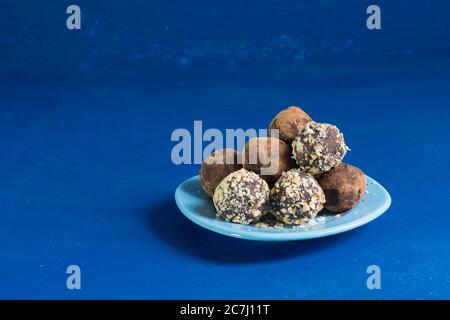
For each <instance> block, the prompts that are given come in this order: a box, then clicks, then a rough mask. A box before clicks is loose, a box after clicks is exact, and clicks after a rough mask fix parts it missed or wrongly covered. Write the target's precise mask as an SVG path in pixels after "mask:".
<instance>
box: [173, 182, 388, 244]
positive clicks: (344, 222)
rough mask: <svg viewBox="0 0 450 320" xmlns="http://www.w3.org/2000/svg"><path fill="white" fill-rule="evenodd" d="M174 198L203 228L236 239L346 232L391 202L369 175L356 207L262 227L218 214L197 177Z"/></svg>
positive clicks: (285, 238)
mask: <svg viewBox="0 0 450 320" xmlns="http://www.w3.org/2000/svg"><path fill="white" fill-rule="evenodd" d="M175 200H176V203H177V205H178V208H180V210H181V212H182V213H183V214H184V215H185V216H186V217H187V218H188V219H189V220H191V221H192V222H194V223H196V224H198V225H199V226H201V227H203V228H206V229H209V230H211V231H214V232H217V233H221V234H224V235H226V236H230V237H234V238H240V239H248V240H262V241H289V240H305V239H312V238H319V237H325V236H329V235H333V234H337V233H341V232H345V231H348V230H351V229H354V228H357V227H359V226H362V225H364V224H366V223H369V222H370V221H372V220H374V219H376V218H378V217H379V216H380V215H382V214H383V213H384V212H386V210H387V209H388V208H389V206H390V205H391V197H390V195H389V193H388V192H387V191H386V189H385V188H383V186H382V185H380V184H379V183H378V182H376V181H375V180H373V179H372V178H370V177H367V192H366V194H365V195H364V197H363V199H362V200H361V201H360V203H359V204H358V205H357V206H356V207H354V208H353V209H351V210H349V211H347V212H345V213H342V214H338V215H331V214H325V215H319V216H318V217H316V218H315V219H314V220H313V221H311V222H310V223H309V224H308V225H305V226H301V227H296V228H292V227H290V226H285V227H284V228H281V229H277V228H261V227H256V226H252V225H242V224H237V223H233V222H228V221H225V220H224V219H222V218H219V217H217V216H216V211H215V209H214V205H213V203H212V200H211V199H210V198H209V197H208V196H207V195H206V193H205V192H204V191H203V189H202V187H201V185H200V180H199V177H198V176H195V177H192V178H190V179H188V180H186V181H184V182H183V183H182V184H180V185H179V186H178V188H177V190H176V192H175Z"/></svg>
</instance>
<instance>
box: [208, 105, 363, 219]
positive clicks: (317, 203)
mask: <svg viewBox="0 0 450 320" xmlns="http://www.w3.org/2000/svg"><path fill="white" fill-rule="evenodd" d="M269 133H270V136H269V137H263V138H254V139H251V140H250V141H248V142H247V144H246V145H245V147H244V150H243V151H242V153H239V152H237V151H235V150H232V149H223V150H218V151H216V152H214V153H213V154H212V155H211V156H210V157H209V158H208V159H206V160H205V161H204V162H203V164H202V166H201V169H200V182H201V184H202V187H203V189H204V190H205V192H206V193H207V194H208V195H209V196H210V197H211V198H212V199H213V202H214V206H215V208H216V211H217V215H218V216H220V217H222V218H224V219H225V220H228V221H232V222H236V223H242V224H256V223H258V222H261V221H270V222H271V223H273V222H274V221H276V222H279V223H283V224H287V225H294V226H295V225H301V224H303V223H305V222H306V221H309V220H310V219H313V218H314V217H316V215H317V214H318V213H320V212H321V211H323V209H326V210H327V211H328V212H332V213H342V212H345V211H347V210H349V209H351V208H353V207H354V206H355V205H356V204H357V203H358V202H359V201H360V200H361V198H362V197H363V195H364V193H365V191H366V176H365V174H364V173H363V172H362V171H361V170H359V169H358V168H356V167H354V166H351V165H348V164H345V163H343V162H342V160H343V159H344V157H345V155H346V153H347V151H348V150H349V149H348V147H347V145H346V144H345V140H344V136H343V134H342V133H341V132H340V131H339V129H338V128H337V127H336V126H334V125H331V124H325V123H318V122H314V121H313V120H312V119H311V117H310V116H309V115H308V114H306V113H305V112H304V111H303V110H302V109H300V108H298V107H295V106H292V107H289V108H287V109H285V110H282V111H281V112H280V113H278V114H277V115H276V116H275V118H274V119H273V120H272V121H271V122H270V125H269ZM269 169H270V170H269Z"/></svg>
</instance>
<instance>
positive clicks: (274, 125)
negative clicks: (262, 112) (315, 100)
mask: <svg viewBox="0 0 450 320" xmlns="http://www.w3.org/2000/svg"><path fill="white" fill-rule="evenodd" d="M310 121H312V119H311V117H310V116H309V115H308V114H307V113H306V112H305V111H303V110H302V109H300V108H299V107H295V106H291V107H289V108H287V109H285V110H282V111H280V113H278V114H277V115H276V116H275V118H273V119H272V121H271V122H270V124H269V132H270V135H271V136H274V135H273V133H274V131H273V130H274V129H278V132H279V137H278V138H280V139H281V140H283V141H284V142H286V143H287V144H288V145H289V146H290V145H291V144H292V141H294V139H295V137H296V136H297V134H298V133H299V132H301V131H302V130H303V129H304V128H305V126H306V124H307V123H308V122H310Z"/></svg>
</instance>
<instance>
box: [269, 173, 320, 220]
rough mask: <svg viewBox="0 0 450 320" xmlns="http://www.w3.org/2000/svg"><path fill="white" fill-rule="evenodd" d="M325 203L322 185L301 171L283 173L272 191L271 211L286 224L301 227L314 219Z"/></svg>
mask: <svg viewBox="0 0 450 320" xmlns="http://www.w3.org/2000/svg"><path fill="white" fill-rule="evenodd" d="M324 203H325V195H324V193H323V191H322V188H321V187H320V185H319V184H318V183H317V181H316V180H315V179H314V177H313V176H312V175H310V174H309V173H305V172H303V171H301V170H300V169H292V170H290V171H288V172H285V173H283V175H282V176H281V178H280V179H278V181H277V182H276V183H275V186H274V187H273V188H272V190H271V191H270V211H271V212H272V213H273V214H274V215H275V217H277V219H278V220H280V221H282V222H284V223H286V224H294V225H299V224H301V223H303V222H305V221H306V220H308V219H311V218H314V217H315V216H316V215H317V213H318V212H319V211H320V210H322V208H323V204H324Z"/></svg>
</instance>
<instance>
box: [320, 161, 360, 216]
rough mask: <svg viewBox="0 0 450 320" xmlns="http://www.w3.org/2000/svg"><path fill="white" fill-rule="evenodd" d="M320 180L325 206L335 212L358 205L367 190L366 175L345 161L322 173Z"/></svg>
mask: <svg viewBox="0 0 450 320" xmlns="http://www.w3.org/2000/svg"><path fill="white" fill-rule="evenodd" d="M318 182H319V184H320V186H321V187H322V189H323V192H324V193H325V199H326V203H325V208H326V209H327V210H328V211H331V212H335V213H340V212H344V211H347V210H349V209H351V208H353V207H354V206H356V205H357V204H358V202H359V201H360V200H361V198H362V197H363V196H364V194H365V192H366V175H365V174H364V173H363V172H362V171H361V170H359V169H358V168H356V167H354V166H351V165H348V164H345V163H341V164H340V165H339V166H337V167H336V168H334V169H332V170H331V171H329V172H326V173H324V174H323V175H321V176H320V177H319V178H318Z"/></svg>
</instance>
